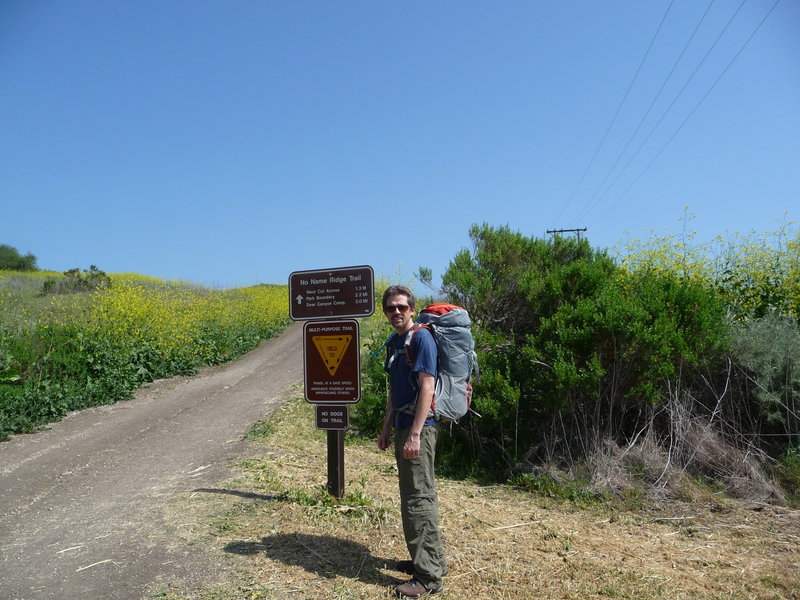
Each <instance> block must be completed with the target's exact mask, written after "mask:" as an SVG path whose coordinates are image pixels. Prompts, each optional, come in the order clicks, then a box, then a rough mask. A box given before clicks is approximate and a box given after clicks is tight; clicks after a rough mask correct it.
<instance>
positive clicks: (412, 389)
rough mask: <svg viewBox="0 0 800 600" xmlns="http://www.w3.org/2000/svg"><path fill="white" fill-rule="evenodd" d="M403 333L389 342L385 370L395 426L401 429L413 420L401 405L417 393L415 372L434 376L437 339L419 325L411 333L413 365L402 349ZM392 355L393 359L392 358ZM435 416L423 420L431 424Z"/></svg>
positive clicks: (404, 338)
mask: <svg viewBox="0 0 800 600" xmlns="http://www.w3.org/2000/svg"><path fill="white" fill-rule="evenodd" d="M408 335H410V332H408V333H406V334H405V335H396V336H394V337H393V338H392V339H391V341H390V342H389V361H388V363H387V366H386V372H387V373H389V377H390V385H391V391H392V407H393V408H394V409H395V415H396V416H395V427H396V428H398V429H402V428H404V427H410V426H411V424H412V423H413V422H414V415H413V414H410V413H408V412H404V411H403V410H401V409H403V408H404V407H406V406H408V405H409V404H412V403H413V402H415V401H416V399H417V394H418V393H419V379H418V377H417V373H429V374H431V375H433V376H434V377H436V362H437V358H438V357H437V352H436V342H435V341H434V339H433V336H432V335H431V332H430V331H428V330H427V329H425V328H424V327H421V328H419V329H417V330H416V331H415V332H414V336H413V337H412V338H411V355H412V356H413V357H414V364H413V365H410V364H408V361H407V360H406V356H405V353H403V352H402V350H403V345H404V344H405V341H406V337H407V336H408ZM392 357H394V360H392ZM435 423H436V419H435V418H434V417H433V415H431V416H429V417H428V419H427V420H426V421H425V425H433V424H435Z"/></svg>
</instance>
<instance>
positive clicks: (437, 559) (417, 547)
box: [395, 425, 446, 592]
mask: <svg viewBox="0 0 800 600" xmlns="http://www.w3.org/2000/svg"><path fill="white" fill-rule="evenodd" d="M410 431H411V428H410V427H406V428H403V429H400V430H398V431H396V432H395V458H396V459H397V471H398V475H399V479H400V511H401V513H402V515H403V533H404V534H405V538H406V546H407V547H408V553H409V555H410V556H411V560H412V561H413V563H414V578H415V579H416V580H417V581H419V582H420V583H421V584H422V585H424V586H425V587H426V588H428V589H429V590H431V591H434V592H437V591H439V590H441V589H442V577H443V575H444V573H445V570H446V563H445V558H444V548H443V546H442V538H441V533H440V531H439V500H438V497H437V494H436V479H435V478H434V471H433V463H434V459H435V458H436V438H437V437H438V433H439V431H438V429H437V428H436V426H435V425H429V426H426V427H423V428H422V433H421V434H420V452H419V456H418V457H417V458H412V459H407V458H403V445H404V444H405V442H406V438H407V437H408V433H409V432H410Z"/></svg>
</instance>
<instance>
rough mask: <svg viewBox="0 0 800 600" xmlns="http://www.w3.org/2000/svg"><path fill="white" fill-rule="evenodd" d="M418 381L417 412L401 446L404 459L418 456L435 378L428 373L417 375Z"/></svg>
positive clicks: (431, 402) (431, 400) (431, 401)
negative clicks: (420, 438)
mask: <svg viewBox="0 0 800 600" xmlns="http://www.w3.org/2000/svg"><path fill="white" fill-rule="evenodd" d="M417 379H418V381H419V395H418V396H417V410H416V412H415V413H414V422H413V423H412V424H411V431H409V433H408V438H406V443H405V444H404V445H403V456H404V457H405V458H416V457H418V456H419V446H420V442H419V436H420V433H422V428H423V427H424V425H425V421H426V420H427V419H428V413H430V410H431V404H433V391H434V382H435V378H434V376H433V375H431V374H430V373H423V372H419V373H417Z"/></svg>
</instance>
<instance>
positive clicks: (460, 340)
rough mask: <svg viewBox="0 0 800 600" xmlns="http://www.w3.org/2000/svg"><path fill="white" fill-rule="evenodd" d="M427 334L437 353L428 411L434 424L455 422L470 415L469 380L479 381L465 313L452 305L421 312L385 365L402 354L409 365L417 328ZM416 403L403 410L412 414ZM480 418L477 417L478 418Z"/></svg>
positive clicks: (412, 358)
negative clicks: (422, 329)
mask: <svg viewBox="0 0 800 600" xmlns="http://www.w3.org/2000/svg"><path fill="white" fill-rule="evenodd" d="M422 327H424V328H426V329H428V330H429V331H430V332H431V335H432V336H433V339H434V341H435V342H436V350H437V353H438V363H437V368H436V370H437V375H436V383H435V388H434V395H433V403H432V404H431V411H432V412H433V416H434V417H435V418H436V420H437V421H458V420H459V419H460V418H462V417H463V416H464V415H466V414H467V412H473V413H475V414H476V415H478V413H477V412H475V411H474V410H473V409H472V408H471V404H472V376H473V373H474V374H475V383H476V385H477V383H478V382H479V380H480V370H479V368H478V356H477V355H476V354H475V340H474V339H473V337H472V331H471V330H470V318H469V313H468V312H467V311H466V310H465V309H463V308H461V307H460V306H455V305H453V304H445V303H436V304H431V305H429V306H427V307H426V308H424V309H422V310H421V311H420V313H419V316H418V318H417V323H415V325H414V328H413V329H412V330H411V332H410V333H409V335H408V336H406V339H405V342H404V344H403V349H402V350H399V351H397V352H396V353H395V356H391V357H388V356H387V364H391V361H393V360H395V359H396V358H397V356H396V355H397V354H403V353H404V354H405V355H406V361H407V362H408V363H409V364H413V363H414V356H413V347H412V345H411V339H412V337H413V336H414V332H416V330H417V329H420V328H422ZM415 410H416V402H414V403H412V404H411V405H408V406H407V407H406V408H404V409H403V411H404V412H408V413H411V414H413V413H414V411H415ZM478 416H480V415H478Z"/></svg>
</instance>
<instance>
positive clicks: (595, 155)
mask: <svg viewBox="0 0 800 600" xmlns="http://www.w3.org/2000/svg"><path fill="white" fill-rule="evenodd" d="M674 3H675V0H670V3H669V5H668V6H667V10H666V11H665V12H664V16H662V17H661V22H660V23H659V24H658V28H657V29H656V32H655V33H654V34H653V37H652V39H651V40H650V44H649V45H648V46H647V50H645V53H644V56H642V60H641V61H639V66H638V67H637V68H636V72H635V73H634V74H633V78H632V79H631V81H630V83H629V84H628V89H626V90H625V93H624V94H623V96H622V100H620V101H619V104H618V105H617V110H616V111H614V116H613V117H611V122H610V123H609V124H608V127H606V131H605V133H604V134H603V137H602V139H601V140H600V143H599V144H598V145H597V149H595V151H594V154H593V155H592V158H591V159H590V160H589V164H588V165H586V169H585V170H584V171H583V175H581V178H580V180H579V181H578V184H577V185H576V186H575V189H574V190H572V194H570V197H569V198H568V199H567V201H566V202H565V203H564V205H563V206H562V207H561V211H560V212H559V214H558V217H557V218H556V220H559V219H560V218H561V216H562V215H563V214H564V211H565V210H566V209H567V207H568V206H569V205H570V203H571V202H572V199H573V198H574V197H575V194H577V193H578V189H579V188H580V187H581V185H582V184H583V181H584V179H586V175H587V174H588V173H589V170H590V169H591V168H592V165H594V161H595V160H596V159H597V155H598V154H599V153H600V149H601V148H602V147H603V144H604V143H605V141H606V138H607V137H608V134H609V132H610V131H611V128H612V127H613V126H614V123H615V122H616V120H617V117H618V116H619V113H620V110H622V105H623V104H625V100H627V98H628V94H630V91H631V88H633V84H634V83H635V82H636V79H637V78H638V77H639V72H640V71H641V70H642V67H643V66H644V63H645V61H646V60H647V57H648V55H649V54H650V50H652V49H653V44H655V41H656V38H657V37H658V34H659V32H660V31H661V28H662V27H663V26H664V21H666V20H667V15H668V14H669V11H670V9H671V8H672V5H673V4H674Z"/></svg>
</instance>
